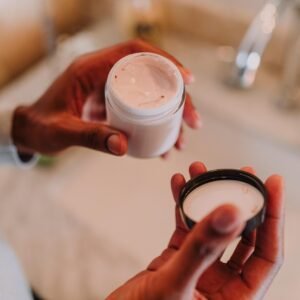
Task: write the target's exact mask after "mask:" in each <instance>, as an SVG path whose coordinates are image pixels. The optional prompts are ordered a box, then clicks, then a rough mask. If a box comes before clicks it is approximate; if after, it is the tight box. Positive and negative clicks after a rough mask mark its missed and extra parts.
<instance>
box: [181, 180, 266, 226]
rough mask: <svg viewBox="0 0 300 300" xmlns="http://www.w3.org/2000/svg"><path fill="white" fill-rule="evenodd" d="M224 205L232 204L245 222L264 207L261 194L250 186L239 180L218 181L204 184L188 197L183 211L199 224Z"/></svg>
mask: <svg viewBox="0 0 300 300" xmlns="http://www.w3.org/2000/svg"><path fill="white" fill-rule="evenodd" d="M224 204H232V205H234V206H236V207H238V209H239V210H240V212H241V215H242V218H243V220H245V221H248V220H250V219H251V218H252V217H254V216H255V215H257V214H258V213H259V211H260V210H261V209H262V207H263V205H264V197H263V195H262V194H261V192H260V191H259V190H258V189H256V188H255V187H253V186H252V185H250V184H247V183H245V182H241V181H237V180H217V181H212V182H209V183H206V184H203V185H201V186H199V187H197V188H196V189H194V190H193V191H192V192H191V193H190V194H188V195H187V197H186V199H185V200H184V203H183V211H184V213H185V214H186V216H188V217H189V218H190V219H191V220H193V221H194V222H198V221H201V220H203V219H204V218H205V217H206V216H207V215H208V214H209V213H211V212H212V211H214V210H215V209H216V208H217V207H219V206H221V205H224Z"/></svg>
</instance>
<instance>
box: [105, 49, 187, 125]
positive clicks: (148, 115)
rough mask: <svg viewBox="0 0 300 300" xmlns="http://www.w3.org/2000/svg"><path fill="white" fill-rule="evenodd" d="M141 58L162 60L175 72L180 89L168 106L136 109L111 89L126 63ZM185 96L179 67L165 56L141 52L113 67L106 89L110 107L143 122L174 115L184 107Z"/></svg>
mask: <svg viewBox="0 0 300 300" xmlns="http://www.w3.org/2000/svg"><path fill="white" fill-rule="evenodd" d="M140 56H148V57H149V56H151V57H155V58H156V59H157V58H158V59H160V60H161V61H162V62H163V63H164V64H165V65H168V67H169V68H171V69H172V71H174V74H175V76H176V79H177V83H178V89H177V91H176V93H175V94H174V96H173V97H172V98H171V99H170V101H168V102H167V103H166V104H164V105H162V106H160V107H158V108H147V109H142V108H134V107H131V106H129V105H126V103H124V101H122V100H121V99H120V97H119V95H118V94H117V93H116V92H115V91H114V90H113V89H112V88H111V82H112V80H113V78H114V76H115V72H116V71H117V70H118V69H119V68H120V67H121V66H122V65H124V64H125V63H128V62H129V61H131V60H133V59H135V58H136V57H140ZM184 95H185V86H184V82H183V78H182V75H181V73H180V71H179V69H178V68H177V66H176V65H175V64H174V63H173V62H172V61H170V60H169V59H167V58H165V57H164V56H161V55H159V54H155V53H151V52H139V53H134V54H130V55H127V56H125V57H123V58H121V59H120V60H119V61H117V62H116V63H115V65H114V66H113V67H112V69H111V71H110V73H109V75H108V79H107V82H106V87H105V97H106V99H107V100H108V101H109V103H110V105H111V106H112V107H113V108H114V109H117V110H119V111H121V112H122V113H123V114H124V115H127V116H128V117H129V118H130V119H136V120H139V119H142V120H144V121H145V120H148V119H149V120H153V119H154V120H155V119H160V118H162V117H165V116H167V115H170V114H173V113H174V112H176V111H177V110H178V109H179V108H180V107H181V105H182V102H183V100H184V98H185V97H184Z"/></svg>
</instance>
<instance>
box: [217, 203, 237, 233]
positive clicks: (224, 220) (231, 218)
mask: <svg viewBox="0 0 300 300" xmlns="http://www.w3.org/2000/svg"><path fill="white" fill-rule="evenodd" d="M211 225H212V227H213V229H214V230H215V231H216V232H218V233H220V234H228V233H230V232H232V231H234V230H235V229H236V227H237V226H238V225H239V219H238V217H237V213H236V212H235V211H233V210H232V209H227V208H224V209H222V210H219V211H217V212H216V213H215V214H214V216H213V219H212V223H211Z"/></svg>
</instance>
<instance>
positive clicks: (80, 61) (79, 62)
mask: <svg viewBox="0 0 300 300" xmlns="http://www.w3.org/2000/svg"><path fill="white" fill-rule="evenodd" d="M85 65H86V56H85V55H81V56H79V57H77V58H75V60H74V61H73V62H72V63H71V64H70V66H69V68H68V72H69V73H70V74H72V75H75V76H76V75H80V74H81V72H82V70H83V68H84V66H85Z"/></svg>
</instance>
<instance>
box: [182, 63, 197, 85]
mask: <svg viewBox="0 0 300 300" xmlns="http://www.w3.org/2000/svg"><path fill="white" fill-rule="evenodd" d="M181 73H182V75H183V79H184V82H185V84H187V85H189V84H192V83H194V82H195V76H194V75H193V73H192V72H191V71H190V70H189V69H187V68H184V67H181Z"/></svg>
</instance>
